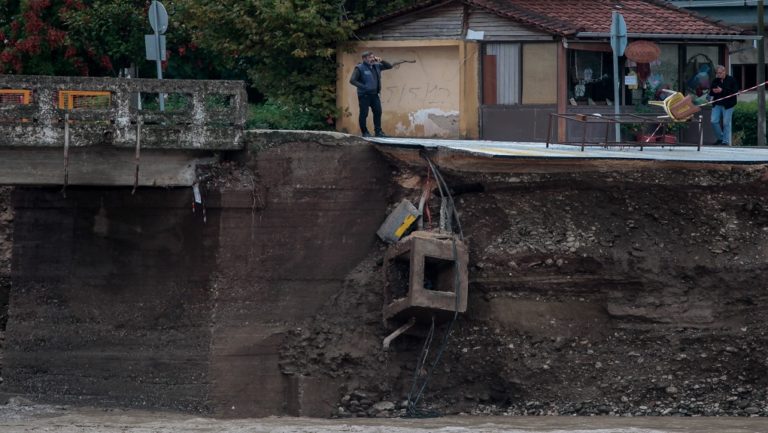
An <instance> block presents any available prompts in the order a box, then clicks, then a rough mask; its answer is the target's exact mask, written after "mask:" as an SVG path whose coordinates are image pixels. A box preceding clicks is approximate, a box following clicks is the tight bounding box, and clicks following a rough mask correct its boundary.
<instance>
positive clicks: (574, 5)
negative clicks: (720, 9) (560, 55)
mask: <svg viewBox="0 0 768 433" xmlns="http://www.w3.org/2000/svg"><path fill="white" fill-rule="evenodd" d="M464 3H467V4H470V5H473V6H476V7H479V8H481V9H485V10H488V11H489V12H492V13H495V14H497V15H500V16H504V17H507V18H510V19H513V20H516V21H519V22H521V23H523V24H528V25H531V26H533V27H537V28H539V29H541V30H544V31H547V32H550V33H556V34H560V35H569V34H574V33H578V32H597V33H608V32H610V26H611V12H612V11H614V10H616V11H619V12H621V14H622V16H623V17H624V21H626V23H627V31H628V32H630V33H655V34H679V35H690V34H697V35H701V34H704V35H737V34H741V33H742V30H740V29H737V28H734V27H729V26H725V25H722V24H719V23H717V22H716V21H712V20H710V19H708V18H705V17H703V16H700V15H697V14H695V13H692V12H690V11H686V10H683V9H680V8H677V7H675V6H672V5H670V4H668V3H666V2H664V1H661V0H465V1H464Z"/></svg>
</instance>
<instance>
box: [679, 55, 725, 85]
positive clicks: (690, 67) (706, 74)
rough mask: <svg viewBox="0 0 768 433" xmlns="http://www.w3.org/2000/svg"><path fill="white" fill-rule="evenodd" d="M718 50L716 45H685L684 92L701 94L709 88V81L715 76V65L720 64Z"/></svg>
mask: <svg viewBox="0 0 768 433" xmlns="http://www.w3.org/2000/svg"><path fill="white" fill-rule="evenodd" d="M719 52H720V50H719V49H718V47H717V46H704V45H688V46H686V47H685V64H684V65H683V79H684V80H685V89H683V90H684V92H685V93H686V94H689V95H695V96H702V95H704V94H705V93H706V92H707V91H708V90H709V83H711V82H712V80H713V79H714V78H715V66H717V65H718V64H720V56H719Z"/></svg>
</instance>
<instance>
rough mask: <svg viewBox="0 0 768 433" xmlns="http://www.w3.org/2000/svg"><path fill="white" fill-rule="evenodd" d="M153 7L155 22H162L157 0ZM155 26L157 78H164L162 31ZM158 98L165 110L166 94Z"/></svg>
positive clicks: (161, 109)
mask: <svg viewBox="0 0 768 433" xmlns="http://www.w3.org/2000/svg"><path fill="white" fill-rule="evenodd" d="M152 7H153V9H154V13H155V22H156V23H160V7H159V6H158V4H157V1H153V2H152ZM154 27H155V46H156V47H157V59H156V61H155V64H156V65H157V79H158V80H162V79H163V65H162V63H163V60H162V58H163V55H162V53H161V52H160V31H159V28H160V26H159V25H156V26H154ZM158 99H159V101H160V111H165V100H164V95H163V94H162V93H160V94H159V95H158Z"/></svg>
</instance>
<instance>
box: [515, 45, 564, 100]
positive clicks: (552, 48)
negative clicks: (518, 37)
mask: <svg viewBox="0 0 768 433" xmlns="http://www.w3.org/2000/svg"><path fill="white" fill-rule="evenodd" d="M522 102H523V104H555V103H556V102H557V44H554V43H552V44H538V43H537V44H523V101H522Z"/></svg>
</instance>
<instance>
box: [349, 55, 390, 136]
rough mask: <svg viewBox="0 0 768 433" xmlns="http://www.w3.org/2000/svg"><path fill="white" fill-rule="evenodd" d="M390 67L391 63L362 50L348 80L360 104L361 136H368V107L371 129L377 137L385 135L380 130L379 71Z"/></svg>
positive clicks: (369, 134)
mask: <svg viewBox="0 0 768 433" xmlns="http://www.w3.org/2000/svg"><path fill="white" fill-rule="evenodd" d="M387 69H392V65H391V64H390V63H388V62H385V61H384V60H381V59H380V58H378V57H376V56H374V55H373V53H372V52H370V51H365V52H363V61H362V62H361V63H360V64H358V65H357V66H355V70H354V71H353V72H352V77H351V78H350V79H349V82H350V83H351V84H352V85H353V86H355V87H357V101H358V102H359V104H360V116H359V117H358V122H359V123H360V132H361V133H362V134H363V137H370V136H371V133H370V132H368V126H367V125H366V123H367V121H368V109H369V108H370V109H371V111H373V131H374V133H375V134H376V136H377V137H386V135H384V132H383V131H382V130H381V98H380V97H379V94H380V93H381V71H386V70H387Z"/></svg>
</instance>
